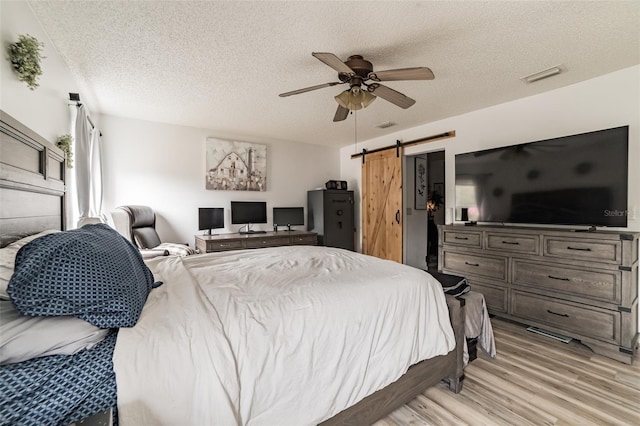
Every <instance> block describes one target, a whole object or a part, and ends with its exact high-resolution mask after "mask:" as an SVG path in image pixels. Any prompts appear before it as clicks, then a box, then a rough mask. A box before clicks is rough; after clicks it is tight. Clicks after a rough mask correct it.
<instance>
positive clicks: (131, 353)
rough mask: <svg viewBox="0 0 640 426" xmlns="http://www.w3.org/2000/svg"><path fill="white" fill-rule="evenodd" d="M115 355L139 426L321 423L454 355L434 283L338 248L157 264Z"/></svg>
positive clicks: (125, 412) (129, 421)
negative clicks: (411, 371)
mask: <svg viewBox="0 0 640 426" xmlns="http://www.w3.org/2000/svg"><path fill="white" fill-rule="evenodd" d="M148 264H149V267H150V268H151V270H152V271H153V273H154V275H155V278H156V280H161V281H164V285H163V286H161V287H159V288H157V289H155V290H153V291H152V292H151V294H150V295H149V299H148V301H147V303H146V305H145V307H144V310H143V312H142V315H141V317H140V320H139V321H138V323H137V325H136V326H135V327H133V328H129V329H121V330H120V334H119V336H118V342H117V346H116V350H115V353H114V366H115V371H116V379H117V386H118V410H119V412H118V415H119V419H120V423H121V424H122V425H123V426H128V425H145V424H147V425H151V424H153V425H157V424H172V425H178V424H179V425H188V424H191V425H235V424H250V425H258V424H260V425H276V424H277V425H285V424H296V425H300V424H316V423H318V422H320V421H322V420H324V419H327V418H329V417H331V416H333V415H335V414H337V413H338V412H340V411H342V410H343V409H345V408H346V407H349V406H351V405H353V404H355V403H356V402H358V401H359V400H361V399H362V398H364V397H365V396H367V395H369V394H371V393H373V392H374V391H376V390H378V389H380V388H382V387H384V386H386V385H388V384H390V383H392V382H394V381H395V380H397V379H398V378H399V377H400V376H401V375H402V374H404V373H405V372H406V371H407V368H408V367H409V366H410V365H411V364H414V363H416V362H418V361H420V360H423V359H427V358H431V357H433V356H436V355H442V354H446V353H447V352H449V351H451V350H452V349H453V348H454V346H455V338H454V335H453V331H452V329H451V325H450V322H449V318H448V309H447V305H446V301H445V297H444V294H443V292H442V288H441V286H440V284H438V282H437V281H436V280H435V279H433V278H432V277H431V276H430V275H428V274H427V273H426V272H423V271H420V270H418V269H415V268H411V267H408V266H405V265H400V264H398V263H395V262H391V261H385V260H381V259H377V258H373V257H369V256H364V255H361V254H358V253H353V252H349V251H345V250H340V249H332V248H327V247H274V248H267V249H258V250H244V251H236V252H224V253H212V254H206V255H197V256H190V257H186V258H181V257H173V256H171V257H164V258H156V259H153V260H151V261H149V262H148Z"/></svg>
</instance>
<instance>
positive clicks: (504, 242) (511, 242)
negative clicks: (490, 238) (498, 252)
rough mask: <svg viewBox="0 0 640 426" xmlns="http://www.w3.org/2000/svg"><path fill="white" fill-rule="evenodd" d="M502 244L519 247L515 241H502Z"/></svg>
mask: <svg viewBox="0 0 640 426" xmlns="http://www.w3.org/2000/svg"><path fill="white" fill-rule="evenodd" d="M502 244H511V245H512V246H518V245H520V243H519V242H517V241H503V242H502Z"/></svg>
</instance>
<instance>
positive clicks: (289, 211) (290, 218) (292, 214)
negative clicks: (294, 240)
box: [273, 207, 304, 231]
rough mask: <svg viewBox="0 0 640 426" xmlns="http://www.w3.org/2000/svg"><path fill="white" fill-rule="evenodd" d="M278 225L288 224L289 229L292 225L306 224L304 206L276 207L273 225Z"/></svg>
mask: <svg viewBox="0 0 640 426" xmlns="http://www.w3.org/2000/svg"><path fill="white" fill-rule="evenodd" d="M278 225H282V226H285V225H286V226H287V228H288V229H289V231H291V226H292V225H304V207H274V208H273V226H274V227H277V226H278ZM276 229H277V228H276Z"/></svg>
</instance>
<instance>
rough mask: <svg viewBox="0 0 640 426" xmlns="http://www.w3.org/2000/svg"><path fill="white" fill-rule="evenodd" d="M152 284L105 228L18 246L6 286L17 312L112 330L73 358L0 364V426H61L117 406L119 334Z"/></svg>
mask: <svg viewBox="0 0 640 426" xmlns="http://www.w3.org/2000/svg"><path fill="white" fill-rule="evenodd" d="M156 284H160V283H156ZM154 286H155V285H154V279H153V274H152V273H151V271H150V270H149V268H148V267H147V266H146V265H145V264H144V261H143V260H142V256H141V254H140V252H139V250H138V249H137V248H135V247H134V246H133V245H132V244H131V243H130V242H128V241H127V240H126V239H124V238H123V237H122V236H121V235H120V234H118V233H117V232H116V231H115V230H114V229H112V228H110V227H109V226H107V225H104V224H96V225H86V226H84V227H82V228H80V229H74V230H71V231H65V232H59V233H53V234H49V235H45V236H42V237H40V238H37V239H35V240H33V241H31V242H30V243H28V244H26V245H25V246H24V247H22V248H21V249H20V251H18V254H17V255H16V260H15V270H14V273H13V275H12V276H11V280H10V281H9V284H8V294H9V296H10V298H11V302H12V303H13V305H14V307H15V308H16V309H17V310H18V311H19V312H20V313H21V314H23V315H29V316H45V317H47V316H49V317H51V316H74V317H77V318H80V319H83V320H85V321H87V322H89V323H91V324H93V325H95V326H96V327H99V328H102V329H114V330H113V332H112V333H111V334H109V335H108V336H107V337H106V338H105V339H104V340H103V341H102V342H100V343H99V344H98V345H97V346H96V347H94V348H92V349H85V350H82V351H80V352H78V353H76V354H74V355H53V356H42V357H37V358H33V359H29V360H27V361H23V362H19V363H15V364H8V365H3V366H1V367H0V424H2V425H58V424H60V425H64V424H68V423H72V422H75V421H78V420H80V419H82V418H85V417H88V416H90V415H92V414H95V413H97V412H100V411H103V410H106V409H108V408H111V407H114V408H115V407H116V382H115V373H114V370H113V360H112V358H113V351H114V349H115V344H116V338H117V334H118V332H117V328H120V327H133V326H134V325H135V324H136V322H137V321H138V317H139V316H140V313H141V311H142V307H143V306H144V304H145V302H146V300H147V296H148V295H149V292H150V291H151V289H152V288H153V287H154Z"/></svg>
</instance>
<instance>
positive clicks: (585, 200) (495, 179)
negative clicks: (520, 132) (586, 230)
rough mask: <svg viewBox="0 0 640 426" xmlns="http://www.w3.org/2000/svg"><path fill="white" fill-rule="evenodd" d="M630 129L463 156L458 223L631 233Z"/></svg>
mask: <svg viewBox="0 0 640 426" xmlns="http://www.w3.org/2000/svg"><path fill="white" fill-rule="evenodd" d="M628 145H629V126H623V127H616V128H612V129H606V130H599V131H595V132H589V133H581V134H578V135H572V136H564V137H559V138H555V139H546V140H541V141H536V142H529V143H523V144H518V145H510V146H504V147H500V148H495V149H487V150H483V151H476V152H469V153H466V154H458V155H456V156H455V174H456V187H455V189H456V198H455V199H456V220H461V221H477V222H489V223H496V222H497V223H514V224H545V225H548V224H551V225H585V226H591V227H594V226H612V227H626V226H627V187H628V164H629V162H628Z"/></svg>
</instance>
